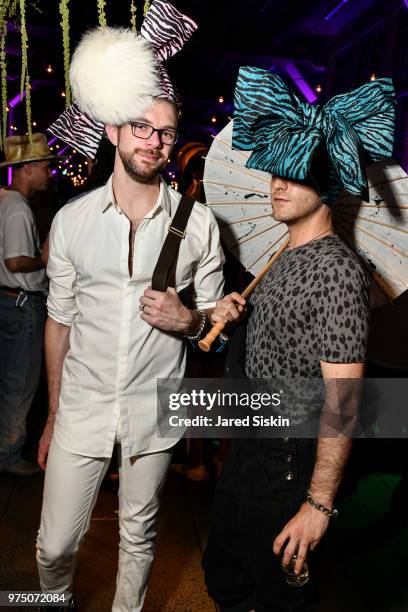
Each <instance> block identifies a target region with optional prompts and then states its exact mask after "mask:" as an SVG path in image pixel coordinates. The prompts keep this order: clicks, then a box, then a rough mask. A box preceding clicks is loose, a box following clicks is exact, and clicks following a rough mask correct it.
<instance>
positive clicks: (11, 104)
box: [8, 90, 25, 108]
mask: <svg viewBox="0 0 408 612" xmlns="http://www.w3.org/2000/svg"><path fill="white" fill-rule="evenodd" d="M24 98H25V90H24V91H23V96H22V97H21V98H20V94H17V95H16V96H14V98H12V99H11V100H10V102H9V103H8V105H9V108H14V107H15V106H17V104H20V102H21V101H22V100H23V99H24Z"/></svg>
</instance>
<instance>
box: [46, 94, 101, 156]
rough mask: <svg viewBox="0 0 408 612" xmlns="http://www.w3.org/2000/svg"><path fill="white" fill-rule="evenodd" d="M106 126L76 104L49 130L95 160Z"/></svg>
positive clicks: (67, 109)
mask: <svg viewBox="0 0 408 612" xmlns="http://www.w3.org/2000/svg"><path fill="white" fill-rule="evenodd" d="M104 130H105V125H104V124H103V123H101V122H100V121H96V120H95V119H91V117H89V116H88V115H87V114H86V113H83V112H82V111H81V110H80V108H79V106H78V105H77V104H76V103H75V102H74V103H73V104H71V106H69V107H68V108H66V109H65V111H64V112H63V113H62V114H61V115H60V116H59V117H58V119H57V120H56V121H54V123H53V124H52V125H51V126H50V127H49V128H48V131H49V132H51V134H53V135H54V136H56V137H57V138H59V139H60V140H63V141H64V142H66V143H67V144H68V145H70V146H71V147H73V148H74V149H76V150H77V151H79V152H80V153H82V155H85V156H86V157H90V158H91V159H93V158H94V157H95V156H96V152H97V150H98V148H99V145H100V142H101V140H102V136H103V133H104Z"/></svg>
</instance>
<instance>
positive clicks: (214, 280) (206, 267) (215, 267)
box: [194, 207, 225, 310]
mask: <svg viewBox="0 0 408 612" xmlns="http://www.w3.org/2000/svg"><path fill="white" fill-rule="evenodd" d="M206 215H207V216H206V224H205V231H204V232H203V237H204V241H205V242H204V247H203V251H202V255H201V260H200V263H199V264H198V266H197V270H196V273H195V276H194V288H195V294H196V298H195V302H196V307H197V309H198V310H206V309H207V308H213V307H214V306H215V303H216V301H217V300H219V299H220V298H221V297H222V296H223V289H224V274H223V266H224V262H225V257H224V253H223V250H222V247H221V243H220V231H219V229H218V224H217V221H216V219H215V217H214V214H213V212H212V211H211V210H210V209H209V208H208V207H207V208H206Z"/></svg>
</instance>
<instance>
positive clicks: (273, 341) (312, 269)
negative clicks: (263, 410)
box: [246, 236, 369, 379]
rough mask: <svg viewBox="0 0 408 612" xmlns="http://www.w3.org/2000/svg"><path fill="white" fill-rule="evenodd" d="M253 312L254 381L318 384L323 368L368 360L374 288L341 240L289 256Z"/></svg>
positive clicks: (250, 362) (267, 281) (249, 352)
mask: <svg viewBox="0 0 408 612" xmlns="http://www.w3.org/2000/svg"><path fill="white" fill-rule="evenodd" d="M251 304H252V306H253V311H252V313H251V316H250V318H249V322H248V330H247V345H246V374H247V376H248V377H249V378H269V379H270V378H272V377H285V378H287V379H289V378H290V377H305V378H312V377H316V378H318V377H321V368H320V360H322V361H327V362H330V363H355V362H362V361H364V360H365V355H366V345H367V336H368V320H369V310H368V281H367V277H366V274H365V272H364V269H363V268H362V265H361V263H360V262H359V260H358V259H357V257H356V256H355V255H354V254H353V252H352V251H351V250H350V248H349V247H348V246H347V245H346V244H345V243H344V242H343V241H342V240H341V239H340V238H339V237H338V236H326V237H325V238H321V239H319V240H314V241H311V242H308V243H307V244H304V245H302V246H300V247H297V248H295V249H292V250H289V251H286V252H284V253H283V254H282V255H281V256H280V257H279V259H278V260H277V261H276V262H275V263H274V264H273V266H272V268H271V269H270V271H269V272H268V274H267V275H266V277H265V278H264V279H263V281H262V282H261V283H260V285H258V287H257V289H256V290H255V292H254V293H253V295H252V298H251Z"/></svg>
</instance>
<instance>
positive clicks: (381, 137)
mask: <svg viewBox="0 0 408 612" xmlns="http://www.w3.org/2000/svg"><path fill="white" fill-rule="evenodd" d="M234 103H235V112H234V131H233V140H232V145H233V148H235V149H240V150H244V151H252V154H251V156H250V157H249V159H248V161H247V164H246V165H247V167H248V168H256V169H258V170H263V171H264V172H270V173H271V174H274V175H276V176H281V177H284V178H287V179H291V180H296V181H305V180H307V179H309V178H310V170H311V165H312V161H313V155H314V153H315V152H316V149H317V148H318V147H319V145H321V144H325V146H326V150H327V155H328V162H329V176H330V181H329V185H330V186H329V189H328V190H323V189H319V191H320V197H321V199H322V200H323V202H326V203H330V202H335V200H336V199H337V197H338V195H339V193H340V191H342V190H345V191H347V192H348V193H350V194H351V195H354V196H361V195H362V194H363V195H364V194H366V192H367V179H366V174H365V164H366V163H372V162H374V161H378V160H379V159H383V158H386V157H391V155H392V148H393V140H394V138H393V137H394V125H395V94H394V88H393V85H392V81H391V79H378V80H377V81H373V82H370V83H367V84H365V85H362V86H361V87H359V88H358V89H355V90H354V91H352V92H351V93H348V94H341V95H338V96H335V97H334V98H332V99H331V100H330V101H329V102H328V103H327V104H325V105H323V106H319V105H316V106H312V105H311V104H308V103H306V102H303V101H301V100H300V99H299V98H298V96H297V95H296V94H295V93H294V92H293V91H292V90H291V89H290V88H289V87H288V86H287V85H286V83H285V82H284V81H283V80H282V79H281V78H280V77H279V76H278V75H276V74H272V73H271V72H269V71H268V70H263V69H261V68H256V67H252V66H244V67H242V68H241V69H240V71H239V75H238V80H237V85H236V89H235V100H234Z"/></svg>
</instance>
